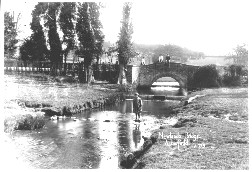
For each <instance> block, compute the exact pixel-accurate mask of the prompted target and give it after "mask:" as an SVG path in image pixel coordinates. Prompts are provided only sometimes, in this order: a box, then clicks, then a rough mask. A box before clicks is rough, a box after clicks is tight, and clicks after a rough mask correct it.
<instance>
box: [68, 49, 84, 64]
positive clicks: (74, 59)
mask: <svg viewBox="0 0 252 172" xmlns="http://www.w3.org/2000/svg"><path fill="white" fill-rule="evenodd" d="M75 51H76V50H70V51H69V53H68V54H67V58H66V62H67V63H73V62H74V63H78V62H82V61H84V58H81V57H80V56H77V55H76V54H75ZM64 62H65V58H63V63H64Z"/></svg>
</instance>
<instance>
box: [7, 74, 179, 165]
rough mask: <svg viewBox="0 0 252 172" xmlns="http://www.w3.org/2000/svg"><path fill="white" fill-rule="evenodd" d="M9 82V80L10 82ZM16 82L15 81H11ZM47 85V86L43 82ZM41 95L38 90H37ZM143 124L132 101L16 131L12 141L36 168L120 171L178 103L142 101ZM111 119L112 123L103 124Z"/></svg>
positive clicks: (28, 83) (27, 82) (46, 82)
mask: <svg viewBox="0 0 252 172" xmlns="http://www.w3.org/2000/svg"><path fill="white" fill-rule="evenodd" d="M7 80H8V79H7ZM11 80H13V78H11ZM25 80H26V81H23V80H22V82H20V79H19V78H15V82H14V83H15V84H17V85H15V84H14V85H15V86H13V87H22V85H23V86H26V87H27V85H28V86H29V85H32V86H35V85H36V84H42V85H44V86H45V87H46V85H50V84H52V83H49V82H48V81H38V80H36V81H34V80H33V79H29V78H27V79H25ZM43 82H45V83H43ZM37 91H38V92H39V90H37ZM143 102H144V104H143V113H142V119H141V122H140V123H136V122H134V119H135V115H134V114H133V113H132V112H133V109H132V108H133V106H132V100H126V101H124V102H122V103H121V104H120V105H117V106H114V107H110V108H108V109H106V110H104V111H87V112H85V113H81V114H78V115H76V120H73V119H65V120H63V119H62V120H55V121H51V120H49V121H48V122H47V123H46V125H45V127H44V128H43V129H40V130H37V131H16V132H14V137H13V142H14V143H15V145H16V149H17V152H19V156H20V159H23V160H24V161H26V162H28V163H29V164H30V166H31V167H33V168H50V169H51V168H64V169H67V168H71V169H78V168H102V169H105V168H108V169H113V168H115V169H117V168H119V162H120V159H121V158H122V157H123V155H124V154H126V153H128V152H130V151H134V150H137V149H139V148H140V147H141V146H142V144H143V142H144V140H143V139H142V136H147V137H148V136H150V134H151V133H150V130H151V129H153V128H155V127H158V125H156V124H155V122H156V121H157V120H158V119H161V118H163V116H165V115H168V114H169V111H170V110H171V106H173V105H176V104H177V103H178V102H177V101H143ZM105 120H109V121H110V122H104V121H105Z"/></svg>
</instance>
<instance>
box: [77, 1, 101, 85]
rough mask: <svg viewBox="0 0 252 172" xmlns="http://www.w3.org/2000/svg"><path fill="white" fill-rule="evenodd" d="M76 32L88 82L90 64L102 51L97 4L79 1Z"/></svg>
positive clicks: (78, 52) (79, 53)
mask: <svg viewBox="0 0 252 172" xmlns="http://www.w3.org/2000/svg"><path fill="white" fill-rule="evenodd" d="M77 16H78V18H77V24H76V32H77V35H78V40H79V45H78V51H77V52H76V53H77V54H78V55H84V56H83V58H84V59H85V60H84V66H85V69H87V70H88V78H87V79H88V82H90V81H91V80H90V78H91V75H92V69H91V64H92V62H93V60H94V58H95V57H97V56H99V55H100V54H101V53H102V44H103V38H104V36H103V34H102V31H101V28H102V25H101V22H100V21H99V5H97V4H96V3H94V2H84V3H79V5H78V13H77Z"/></svg>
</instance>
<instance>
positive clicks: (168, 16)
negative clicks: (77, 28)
mask: <svg viewBox="0 0 252 172" xmlns="http://www.w3.org/2000/svg"><path fill="white" fill-rule="evenodd" d="M103 2H104V4H105V7H104V8H103V9H102V10H101V18H100V19H101V21H102V23H103V27H104V29H103V32H104V34H105V40H106V41H110V42H112V43H114V42H116V41H117V39H118V33H119V31H120V20H121V18H122V4H123V1H118V0H117V1H115V0H113V1H111V0H110V1H103ZM132 2H133V6H132V11H131V12H132V15H131V18H132V22H133V27H134V34H133V41H134V42H135V43H142V44H176V45H179V46H182V47H186V48H188V49H191V50H194V51H202V52H204V53H205V54H206V55H226V54H228V53H229V52H231V51H232V49H233V48H234V47H236V45H237V44H243V43H246V44H248V35H249V21H250V20H249V5H250V2H249V0H148V1H143V0H135V1H132ZM35 4H36V1H26V0H18V1H14V0H4V4H3V5H4V6H3V9H4V11H6V10H14V11H15V13H16V14H18V12H21V13H22V15H21V19H20V24H21V25H20V29H21V31H22V32H21V37H26V36H29V35H30V34H31V31H30V29H29V28H30V26H29V23H30V22H31V11H32V9H33V8H34V5H35Z"/></svg>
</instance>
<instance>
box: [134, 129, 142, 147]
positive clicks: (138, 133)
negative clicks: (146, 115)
mask: <svg viewBox="0 0 252 172" xmlns="http://www.w3.org/2000/svg"><path fill="white" fill-rule="evenodd" d="M139 127H140V124H135V129H134V130H133V141H134V143H135V148H138V146H137V145H138V144H139V143H140V141H141V131H140V129H139Z"/></svg>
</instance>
